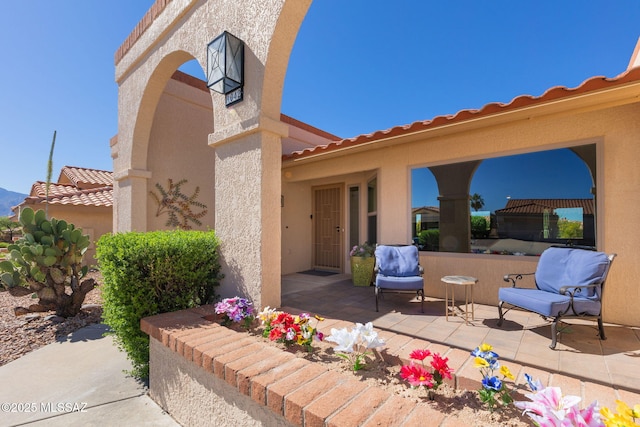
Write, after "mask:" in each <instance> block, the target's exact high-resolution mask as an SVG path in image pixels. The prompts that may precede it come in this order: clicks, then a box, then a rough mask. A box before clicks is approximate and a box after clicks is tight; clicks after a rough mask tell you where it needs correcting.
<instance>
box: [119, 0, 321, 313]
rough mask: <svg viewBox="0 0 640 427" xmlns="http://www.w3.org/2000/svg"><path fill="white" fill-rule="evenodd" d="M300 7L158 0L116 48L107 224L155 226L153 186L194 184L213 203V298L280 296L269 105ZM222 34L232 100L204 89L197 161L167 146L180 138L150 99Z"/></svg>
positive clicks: (303, 3)
mask: <svg viewBox="0 0 640 427" xmlns="http://www.w3.org/2000/svg"><path fill="white" fill-rule="evenodd" d="M310 3H311V1H310V0H281V1H274V0H262V1H250V0H244V1H243V0H239V1H235V2H232V3H229V2H223V1H220V0H208V1H195V0H194V1H177V0H176V1H167V0H158V1H156V3H155V4H154V5H153V6H152V8H151V9H150V10H149V12H148V13H147V15H146V16H145V18H144V19H143V20H142V21H141V22H140V24H138V27H137V28H136V30H135V31H134V32H133V33H132V35H131V36H130V37H129V38H128V39H127V40H126V41H125V43H124V44H123V45H122V47H121V48H120V49H119V50H118V52H117V53H116V81H117V83H118V85H119V96H118V119H119V122H118V137H117V139H115V140H114V142H113V144H112V156H113V158H114V176H115V181H116V182H115V185H114V196H115V199H116V204H115V208H114V231H116V232H120V231H129V230H137V231H146V230H148V229H149V228H150V225H153V227H154V228H155V227H157V225H158V224H157V223H153V221H150V218H153V213H151V212H149V210H150V207H152V206H153V205H152V204H151V202H150V201H149V198H150V197H152V196H151V195H150V193H151V191H152V190H154V189H156V190H157V191H159V190H160V189H159V188H158V187H157V186H156V184H157V183H160V185H161V186H162V185H164V189H166V188H167V186H169V182H168V179H169V178H172V179H173V180H174V181H180V180H182V179H187V181H189V182H191V183H193V184H194V185H193V187H195V184H196V182H193V181H197V184H198V186H199V187H200V189H201V190H200V191H202V192H203V195H204V193H206V194H207V195H208V196H210V197H211V199H210V200H212V201H213V206H212V209H213V216H212V218H213V220H212V221H213V223H214V224H213V228H215V230H216V233H217V234H218V236H219V237H220V239H221V241H222V264H223V272H224V274H225V276H226V279H225V281H224V283H223V286H222V288H221V294H222V295H223V296H231V295H235V294H243V295H247V296H249V297H250V298H251V299H252V300H253V301H254V304H255V305H256V306H257V307H263V306H266V305H272V306H277V305H279V303H280V194H281V192H280V187H281V177H280V174H281V170H280V169H281V154H282V148H281V147H282V144H281V138H282V137H283V136H286V133H287V127H286V126H285V125H283V124H282V123H281V122H280V119H279V118H280V104H281V99H282V87H283V82H284V77H285V74H286V68H287V64H288V60H289V54H290V52H291V48H292V46H293V43H294V40H295V37H296V35H297V32H298V29H299V27H300V25H301V23H302V20H303V18H304V16H305V14H306V12H307V10H308V8H309V5H310ZM223 31H228V32H230V33H232V34H234V35H235V36H237V37H238V38H240V39H241V40H243V41H244V43H245V86H244V100H243V101H242V102H241V103H238V104H235V105H234V106H232V107H229V108H227V107H225V105H224V96H222V95H218V94H216V93H213V92H209V94H208V96H209V97H210V101H211V114H210V116H209V118H208V122H207V123H205V124H204V125H202V124H201V123H200V124H199V125H200V126H201V128H200V129H199V134H200V133H202V129H206V128H207V126H208V127H209V128H210V129H211V130H212V132H211V133H209V134H208V138H207V139H208V141H207V144H208V149H209V150H211V151H212V153H213V155H212V156H211V165H210V168H207V167H206V166H207V154H203V153H204V152H203V151H201V148H200V146H198V145H197V144H196V145H195V146H194V148H193V149H189V148H190V147H191V145H190V144H186V145H187V147H185V149H184V150H182V149H175V146H174V145H172V140H176V141H175V144H184V143H185V141H184V140H182V141H178V140H181V139H182V138H180V137H181V136H182V135H172V132H173V130H172V127H171V126H170V125H167V124H166V123H162V120H160V119H159V117H160V116H162V115H167V116H168V117H170V116H171V108H170V106H169V107H167V106H166V105H165V104H164V103H163V101H162V100H163V96H164V94H165V92H166V88H167V83H168V82H170V81H171V79H172V76H174V73H175V71H176V70H177V69H178V68H179V67H180V65H182V64H183V63H185V62H186V61H189V60H191V59H196V60H197V61H198V63H200V64H201V66H203V68H204V67H205V66H206V46H207V44H208V43H209V42H210V41H211V40H212V39H214V38H215V37H216V36H218V35H219V34H221V33H222V32H223ZM165 110H168V111H165ZM176 114H179V113H178V112H176ZM159 115H160V116H159ZM171 119H172V120H176V118H175V117H173V118H171ZM190 119H193V117H184V120H190ZM177 120H180V119H179V118H178V119H177ZM163 126H166V127H167V128H166V129H165V131H164V132H163V130H162V127H163ZM167 134H169V136H167ZM191 137H193V135H184V139H188V138H191ZM195 139H199V137H197V136H196V137H195ZM190 160H192V161H190ZM196 163H197V164H196ZM199 170H202V171H203V172H202V173H199V172H198V171H199ZM181 171H184V173H183V174H181ZM211 171H214V173H213V174H212V173H211ZM174 174H175V175H176V176H175V177H172V176H170V175H174ZM165 180H167V181H166V182H165ZM163 183H164V184H163ZM184 191H185V192H186V193H190V192H191V191H193V188H191V189H189V188H185V189H184ZM205 204H206V203H205Z"/></svg>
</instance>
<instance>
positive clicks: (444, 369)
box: [431, 353, 453, 379]
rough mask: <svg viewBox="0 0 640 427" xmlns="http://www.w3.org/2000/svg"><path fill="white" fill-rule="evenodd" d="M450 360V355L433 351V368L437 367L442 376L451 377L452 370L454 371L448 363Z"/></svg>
mask: <svg viewBox="0 0 640 427" xmlns="http://www.w3.org/2000/svg"><path fill="white" fill-rule="evenodd" d="M448 361H449V358H448V357H442V356H440V354H438V353H433V358H432V359H431V366H432V367H433V369H435V370H436V371H438V372H439V373H440V376H441V377H442V378H449V379H451V372H453V371H452V370H451V368H449V366H448V365H447V362H448Z"/></svg>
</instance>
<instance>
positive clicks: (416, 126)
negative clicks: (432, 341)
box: [282, 69, 640, 167]
mask: <svg viewBox="0 0 640 427" xmlns="http://www.w3.org/2000/svg"><path fill="white" fill-rule="evenodd" d="M633 71H634V75H633V76H632V77H633V78H630V79H629V81H628V82H624V81H623V82H618V83H617V84H609V85H607V86H605V87H603V88H600V89H594V90H578V89H567V88H563V87H557V88H552V89H549V90H548V91H547V92H546V93H545V94H544V95H542V96H540V97H539V98H532V97H526V96H524V97H518V98H515V99H514V100H513V101H512V102H511V103H509V104H506V105H505V104H488V105H486V106H484V107H483V108H482V109H480V110H463V111H461V112H459V113H458V114H456V115H454V116H440V117H436V118H435V119H433V120H432V121H427V122H416V123H413V124H411V125H407V126H402V127H401V126H398V127H395V128H392V129H388V130H386V131H378V132H375V133H372V134H369V135H360V136H358V137H355V138H352V139H347V140H343V141H340V142H337V143H333V144H329V145H327V146H325V147H322V148H316V149H314V150H310V151H308V152H302V153H294V154H292V155H289V156H285V157H284V158H283V159H282V164H283V167H285V166H287V165H289V166H291V165H294V164H296V165H299V164H301V163H306V162H313V161H318V160H324V159H328V158H333V157H339V156H344V155H347V154H352V153H355V152H359V151H362V150H366V149H369V148H370V146H371V145H374V144H375V146H376V148H383V147H387V146H389V145H395V144H401V143H407V142H413V141H415V140H418V139H420V140H424V139H428V138H434V137H440V136H444V135H448V134H452V133H459V132H467V131H470V130H476V129H481V128H486V127H490V126H496V125H500V124H505V123H514V122H517V121H521V120H533V119H536V118H542V117H545V116H550V115H558V114H562V113H565V114H576V113H582V112H587V111H593V110H599V109H605V108H611V107H615V106H619V105H625V104H631V103H636V102H638V100H639V99H640V79H639V78H640V69H634V70H633ZM635 74H638V76H635ZM598 79H602V80H603V81H609V79H605V78H604V77H601V78H593V79H590V80H589V82H591V81H598ZM618 79H620V80H622V78H616V79H612V80H613V81H616V80H618ZM587 83H588V82H585V83H584V84H583V85H585V84H587ZM601 84H602V83H601ZM580 88H582V85H581V86H580ZM572 92H575V94H574V93H572ZM519 104H524V105H522V106H519Z"/></svg>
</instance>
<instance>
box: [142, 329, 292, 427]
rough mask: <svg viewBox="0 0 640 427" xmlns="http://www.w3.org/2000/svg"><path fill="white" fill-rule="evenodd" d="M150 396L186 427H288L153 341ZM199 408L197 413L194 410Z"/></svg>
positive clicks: (232, 388)
mask: <svg viewBox="0 0 640 427" xmlns="http://www.w3.org/2000/svg"><path fill="white" fill-rule="evenodd" d="M149 352H150V355H149V356H150V361H149V386H150V389H149V395H150V396H151V398H152V399H153V400H154V401H156V402H157V403H158V404H159V405H160V406H161V407H162V409H164V410H165V411H167V412H168V413H170V414H171V416H172V417H173V418H174V419H175V420H176V421H178V422H179V423H180V425H183V426H198V427H203V426H238V427H259V426H270V427H271V426H273V427H289V426H291V425H292V424H291V423H289V422H287V420H285V419H284V417H281V416H278V415H276V414H275V413H274V412H273V411H270V410H269V409H267V407H266V406H262V405H259V404H257V403H256V402H254V401H253V400H252V399H251V398H250V397H248V396H245V395H243V394H241V393H240V392H238V390H237V389H236V388H235V387H232V386H230V385H229V384H227V383H226V382H225V381H223V380H221V379H219V378H218V377H216V376H215V375H213V374H211V373H209V372H206V371H205V370H204V369H202V367H199V366H196V365H195V364H194V363H191V362H188V361H187V360H186V359H185V358H184V357H182V355H181V354H179V353H176V352H175V351H171V350H170V349H168V348H167V347H166V346H164V345H162V344H161V343H159V342H158V341H157V340H155V339H153V338H152V339H151V340H150V351H149ZM194 408H198V410H194Z"/></svg>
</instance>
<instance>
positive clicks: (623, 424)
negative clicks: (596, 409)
mask: <svg viewBox="0 0 640 427" xmlns="http://www.w3.org/2000/svg"><path fill="white" fill-rule="evenodd" d="M616 403H617V404H618V407H617V408H616V409H617V410H618V412H620V413H619V414H614V413H613V412H611V410H610V409H609V408H602V409H600V415H602V418H603V420H602V422H603V423H604V425H605V426H606V427H637V426H638V424H636V423H634V422H633V420H632V418H631V417H630V416H628V415H626V414H625V413H624V408H626V409H629V407H628V406H627V405H626V403H624V402H622V401H619V400H616ZM636 406H638V405H636ZM621 409H622V411H621ZM634 410H635V407H634Z"/></svg>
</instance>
